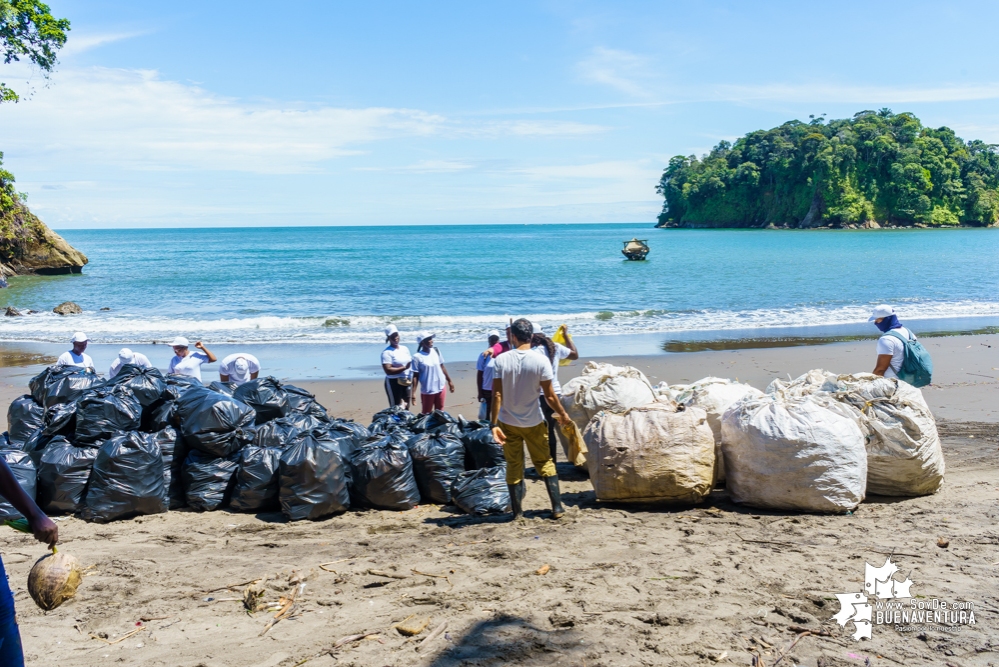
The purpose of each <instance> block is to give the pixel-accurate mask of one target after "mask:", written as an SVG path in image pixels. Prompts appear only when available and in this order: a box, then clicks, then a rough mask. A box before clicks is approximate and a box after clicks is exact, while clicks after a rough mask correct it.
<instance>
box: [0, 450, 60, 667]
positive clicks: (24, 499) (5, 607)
mask: <svg viewBox="0 0 999 667" xmlns="http://www.w3.org/2000/svg"><path fill="white" fill-rule="evenodd" d="M0 496H3V498H4V499H5V500H6V501H7V502H9V503H10V504H11V505H13V506H14V509H16V510H17V511H18V512H20V513H21V514H22V515H24V517H25V518H26V519H27V520H28V528H29V529H30V530H31V532H32V533H33V534H34V536H35V539H36V540H38V541H39V542H44V543H45V544H47V545H49V546H50V547H55V545H56V543H57V542H58V541H59V528H58V527H56V525H55V523H54V522H53V521H52V519H50V518H48V517H47V516H45V513H44V512H42V511H41V510H40V509H38V505H36V504H35V501H34V500H32V499H31V496H29V495H28V494H27V493H25V492H24V489H22V488H21V485H20V484H18V483H17V479H16V478H15V477H14V473H12V472H11V471H10V468H9V467H8V466H7V463H6V462H5V461H4V460H3V459H2V458H0ZM0 665H3V667H24V652H23V650H22V649H21V633H20V631H19V630H18V629H17V616H16V614H15V610H14V596H13V595H12V594H11V592H10V586H9V585H8V583H7V572H6V570H5V569H4V567H3V561H2V560H0Z"/></svg>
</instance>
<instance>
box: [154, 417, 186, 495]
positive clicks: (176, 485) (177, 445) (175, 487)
mask: <svg viewBox="0 0 999 667" xmlns="http://www.w3.org/2000/svg"><path fill="white" fill-rule="evenodd" d="M168 428H172V427H168ZM167 430H168V429H163V430H161V431H158V432H157V434H156V436H157V439H161V438H164V437H167V436H166V434H165V432H166V431H167ZM173 430H174V432H175V433H177V439H176V440H174V443H173V453H172V454H171V456H170V463H169V480H168V479H167V477H168V471H167V462H166V459H165V458H164V460H163V479H164V482H165V483H166V484H167V500H168V502H169V503H170V509H172V510H175V509H180V508H181V507H185V506H187V494H186V492H185V491H184V473H183V469H184V461H185V460H186V459H187V454H188V451H189V450H188V448H187V445H185V444H184V437H183V436H182V435H180V433H179V432H177V430H176V429H173Z"/></svg>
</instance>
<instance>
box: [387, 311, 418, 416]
mask: <svg viewBox="0 0 999 667" xmlns="http://www.w3.org/2000/svg"><path fill="white" fill-rule="evenodd" d="M385 342H386V343H388V347H386V348H385V349H384V350H382V370H383V371H385V394H386V396H388V402H389V407H390V408H394V407H395V406H397V405H398V406H399V407H401V408H403V409H407V410H408V409H409V388H410V386H412V384H413V380H412V377H413V372H412V371H411V370H410V367H411V366H412V365H413V357H412V355H410V353H409V348H408V347H406V346H405V345H400V344H399V330H398V329H396V328H395V325H394V324H390V325H388V326H387V327H385Z"/></svg>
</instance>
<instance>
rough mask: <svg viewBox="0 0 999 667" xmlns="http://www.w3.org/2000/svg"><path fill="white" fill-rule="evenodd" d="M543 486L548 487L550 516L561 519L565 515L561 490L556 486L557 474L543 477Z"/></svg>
mask: <svg viewBox="0 0 999 667" xmlns="http://www.w3.org/2000/svg"><path fill="white" fill-rule="evenodd" d="M542 479H544V480H545V488H546V489H548V497H549V498H550V499H551V501H552V518H553V519H561V518H562V517H563V516H565V508H564V507H562V492H561V491H559V488H558V475H552V476H551V477H543V478H542Z"/></svg>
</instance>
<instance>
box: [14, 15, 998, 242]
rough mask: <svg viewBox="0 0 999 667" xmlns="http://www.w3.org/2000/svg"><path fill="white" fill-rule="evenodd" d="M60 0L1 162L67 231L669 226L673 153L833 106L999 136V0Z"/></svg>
mask: <svg viewBox="0 0 999 667" xmlns="http://www.w3.org/2000/svg"><path fill="white" fill-rule="evenodd" d="M50 6H51V8H52V12H53V14H55V15H56V16H59V17H66V18H68V19H70V21H71V22H72V30H71V32H70V34H69V40H68V42H67V44H66V47H65V48H64V49H63V51H62V53H61V56H60V64H59V65H58V67H57V69H56V71H55V72H54V73H53V74H52V75H51V77H50V78H49V79H47V80H46V79H45V78H44V77H42V76H41V75H40V73H39V72H37V71H33V70H32V69H31V68H30V67H27V66H24V65H23V64H11V65H4V64H2V63H0V81H4V82H6V83H7V85H9V86H11V87H12V88H14V89H15V90H17V91H18V92H20V93H22V100H21V102H19V103H17V104H4V105H2V106H0V151H3V153H4V166H5V168H7V169H9V170H10V171H12V172H13V173H14V174H15V176H16V178H17V184H16V185H17V189H18V190H19V191H22V192H26V193H27V194H28V197H29V198H28V204H29V205H30V206H31V208H32V210H33V211H35V212H36V213H37V214H38V215H39V216H40V217H41V218H42V219H43V220H44V221H45V222H47V223H48V224H49V225H50V226H52V227H54V228H56V229H67V228H112V227H153V226H156V227H182V226H194V227H207V226H249V225H253V226H258V225H263V226H279V225H389V224H467V223H514V224H524V223H570V222H638V221H649V222H652V221H654V220H655V216H656V215H657V213H658V212H659V210H660V208H661V204H662V200H661V198H660V197H659V196H658V195H657V194H656V192H655V186H656V183H657V182H658V179H659V176H660V174H661V172H662V169H663V168H664V167H665V165H666V163H667V162H668V160H669V158H670V157H672V156H673V155H677V154H683V155H691V154H693V155H701V154H704V153H706V152H707V151H709V150H710V149H711V147H712V146H714V145H715V144H717V143H718V142H719V141H721V140H730V141H731V140H734V139H735V138H737V137H739V136H741V135H743V134H745V133H746V132H749V131H752V130H756V129H760V128H769V127H774V126H776V125H779V124H781V123H782V122H785V121H787V120H791V119H798V120H804V121H807V120H808V117H809V115H811V114H814V115H820V114H825V115H826V117H827V118H843V117H849V116H852V115H853V114H854V113H856V112H858V111H861V110H865V109H879V108H882V107H889V108H891V109H893V110H894V111H896V112H901V111H911V112H913V113H915V114H916V115H917V116H919V117H920V118H921V119H922V120H923V122H924V123H925V124H926V125H929V126H933V127H939V126H941V125H947V126H949V127H951V128H953V129H954V130H955V131H957V132H958V134H959V135H960V136H962V137H964V138H965V139H982V140H985V141H987V142H992V143H999V104H997V101H999V67H997V64H999V55H997V52H996V49H995V48H994V45H993V41H994V40H992V39H991V38H990V37H989V35H990V33H989V32H988V31H989V27H988V26H992V25H996V24H997V22H999V3H994V2H992V3H987V2H960V1H956V2H949V3H940V2H932V3H930V2H871V1H870V0H867V1H865V2H852V1H842V2H838V3H809V2H800V0H799V1H797V2H783V1H780V2H778V1H773V2H747V1H745V0H743V1H740V2H722V1H718V2H698V1H697V0H684V1H683V2H675V1H673V0H658V1H655V2H627V1H620V0H619V1H615V2H602V3H597V2H518V1H516V0H513V1H509V2H504V3H470V2H467V1H466V2H449V1H438V2H432V3H430V2H424V3H413V2H378V1H372V2H363V3H361V2H329V1H327V2H296V3H285V4H281V3H278V4H275V3H262V2H255V1H252V0H241V1H240V2H211V3H204V2H197V3H195V2H185V1H182V0H181V1H177V2H172V3H162V2H140V1H136V0H129V1H121V2H118V1H103V0H87V1H86V2H84V1H82V0H80V1H76V0H67V1H63V0H54V1H52V2H50ZM983 30H984V31H985V32H982V31H983ZM25 93H27V94H25Z"/></svg>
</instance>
